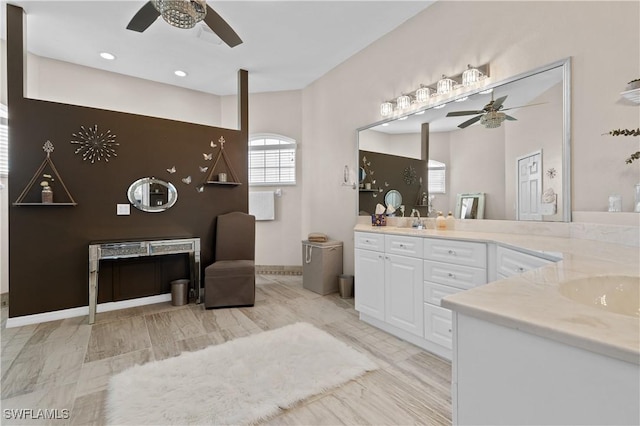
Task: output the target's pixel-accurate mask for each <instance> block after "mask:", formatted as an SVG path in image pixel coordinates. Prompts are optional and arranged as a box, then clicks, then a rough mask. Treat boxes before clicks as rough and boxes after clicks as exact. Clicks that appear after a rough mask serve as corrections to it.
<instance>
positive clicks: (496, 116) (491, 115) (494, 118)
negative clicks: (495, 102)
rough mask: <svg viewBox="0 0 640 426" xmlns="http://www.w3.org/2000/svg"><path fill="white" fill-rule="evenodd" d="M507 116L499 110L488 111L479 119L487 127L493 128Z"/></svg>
mask: <svg viewBox="0 0 640 426" xmlns="http://www.w3.org/2000/svg"><path fill="white" fill-rule="evenodd" d="M506 118H507V116H506V114H505V113H503V112H500V111H489V112H488V113H486V114H485V115H483V116H482V118H481V119H480V124H482V125H483V126H484V127H486V128H487V129H495V128H496V127H500V125H501V124H502V122H503V121H504V120H505V119H506Z"/></svg>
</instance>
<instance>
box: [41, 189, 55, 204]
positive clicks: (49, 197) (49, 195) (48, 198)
mask: <svg viewBox="0 0 640 426" xmlns="http://www.w3.org/2000/svg"><path fill="white" fill-rule="evenodd" d="M42 203H43V204H51V203H53V191H52V190H51V187H50V186H43V187H42Z"/></svg>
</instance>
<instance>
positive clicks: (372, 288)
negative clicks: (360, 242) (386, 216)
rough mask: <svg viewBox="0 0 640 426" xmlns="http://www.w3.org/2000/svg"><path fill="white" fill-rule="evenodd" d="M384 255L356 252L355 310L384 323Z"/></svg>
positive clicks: (372, 252) (359, 250) (367, 251)
mask: <svg viewBox="0 0 640 426" xmlns="http://www.w3.org/2000/svg"><path fill="white" fill-rule="evenodd" d="M384 264H385V261H384V254H383V253H378V252H375V251H371V250H362V249H356V251H355V284H354V287H355V290H354V293H355V308H356V310H357V311H358V312H361V313H363V314H367V315H369V316H371V317H373V318H376V319H379V320H382V321H384V267H385V265H384Z"/></svg>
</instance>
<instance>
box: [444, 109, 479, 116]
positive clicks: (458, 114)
mask: <svg viewBox="0 0 640 426" xmlns="http://www.w3.org/2000/svg"><path fill="white" fill-rule="evenodd" d="M483 112H484V111H482V110H480V111H452V112H450V113H448V114H447V117H460V116H461V115H473V114H482V113H483Z"/></svg>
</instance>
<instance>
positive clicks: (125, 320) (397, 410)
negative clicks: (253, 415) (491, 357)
mask: <svg viewBox="0 0 640 426" xmlns="http://www.w3.org/2000/svg"><path fill="white" fill-rule="evenodd" d="M256 283H257V287H256V304H255V306H254V307H252V308H232V309H216V310H206V309H204V306H203V305H194V304H191V305H185V306H171V304H170V303H168V302H167V303H161V304H156V305H149V306H143V307H137V308H131V309H123V310H119V311H113V312H106V313H101V314H98V315H97V317H96V323H95V324H94V325H88V324H87V317H79V318H72V319H66V320H60V321H53V322H48V323H42V324H36V325H29V326H24V327H16V328H9V329H7V328H5V323H6V318H7V309H6V308H3V309H2V328H1V333H2V335H1V341H2V359H1V365H2V381H1V387H2V400H1V408H2V410H1V411H0V415H1V416H2V418H1V420H0V423H1V424H3V425H4V424H7V425H8V424H37V425H42V424H61V425H63V424H64V425H67V424H69V425H93V424H96V425H101V424H106V420H105V401H106V398H107V385H108V382H109V378H110V377H111V376H112V375H114V374H116V373H119V372H121V371H123V370H125V369H127V368H129V367H131V366H133V365H135V364H143V363H146V362H150V361H154V360H161V359H165V358H168V357H173V356H176V355H179V354H180V353H181V352H184V351H197V350H199V349H203V348H205V347H207V346H210V345H217V344H220V343H223V342H226V341H228V340H231V339H234V338H237V337H242V336H247V335H250V334H254V333H260V332H261V331H265V330H270V329H274V328H278V327H282V326H284V325H287V324H292V323H295V322H298V321H304V322H308V323H311V324H313V325H315V326H317V327H318V328H321V329H323V330H325V331H327V332H328V333H330V334H332V335H333V336H335V337H336V338H338V339H340V340H342V341H344V342H345V343H347V344H348V345H350V346H352V347H354V348H355V349H357V350H359V351H362V352H364V353H366V354H367V355H368V356H370V357H371V358H372V359H373V360H374V361H375V362H376V363H377V364H378V365H379V366H380V369H379V370H376V371H373V372H370V373H367V374H365V375H364V376H362V377H361V378H359V379H356V380H353V381H351V382H349V383H347V384H345V385H343V386H341V387H338V388H335V389H332V390H329V391H327V392H324V393H322V394H320V395H316V396H313V397H311V398H308V399H307V400H305V401H302V402H300V403H299V404H298V405H296V406H295V407H293V408H291V409H289V410H286V411H284V412H283V413H282V414H280V415H278V416H276V417H273V418H271V419H269V420H268V421H267V422H265V424H274V425H279V424H283V425H342V424H349V425H351V424H353V425H355V424H358V425H360V424H375V425H401V424H402V425H403V424H407V425H408V424H424V425H449V424H451V364H450V363H449V362H448V361H446V360H443V359H441V358H438V357H436V356H435V355H432V354H430V353H429V352H426V351H424V350H422V349H420V348H418V347H416V346H413V345H411V344H409V343H406V342H404V341H402V340H400V339H397V338H396V337H393V336H391V335H389V334H387V333H385V332H383V331H380V330H378V329H376V328H374V327H371V326H369V325H368V324H366V323H364V322H362V321H360V320H359V319H358V313H357V312H356V311H355V310H354V307H353V299H341V298H340V297H339V295H338V294H332V295H327V296H320V295H318V294H315V293H313V292H310V291H308V290H305V289H304V288H303V286H302V277H300V276H290V275H259V276H257V278H256ZM7 409H33V410H34V411H36V410H38V409H43V410H44V409H54V410H55V409H57V410H59V411H60V413H62V410H65V409H66V410H68V412H69V418H68V419H58V420H32V421H24V420H22V421H16V420H14V419H9V418H7V415H6V410H7ZM59 417H63V416H62V415H60V416H59Z"/></svg>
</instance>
